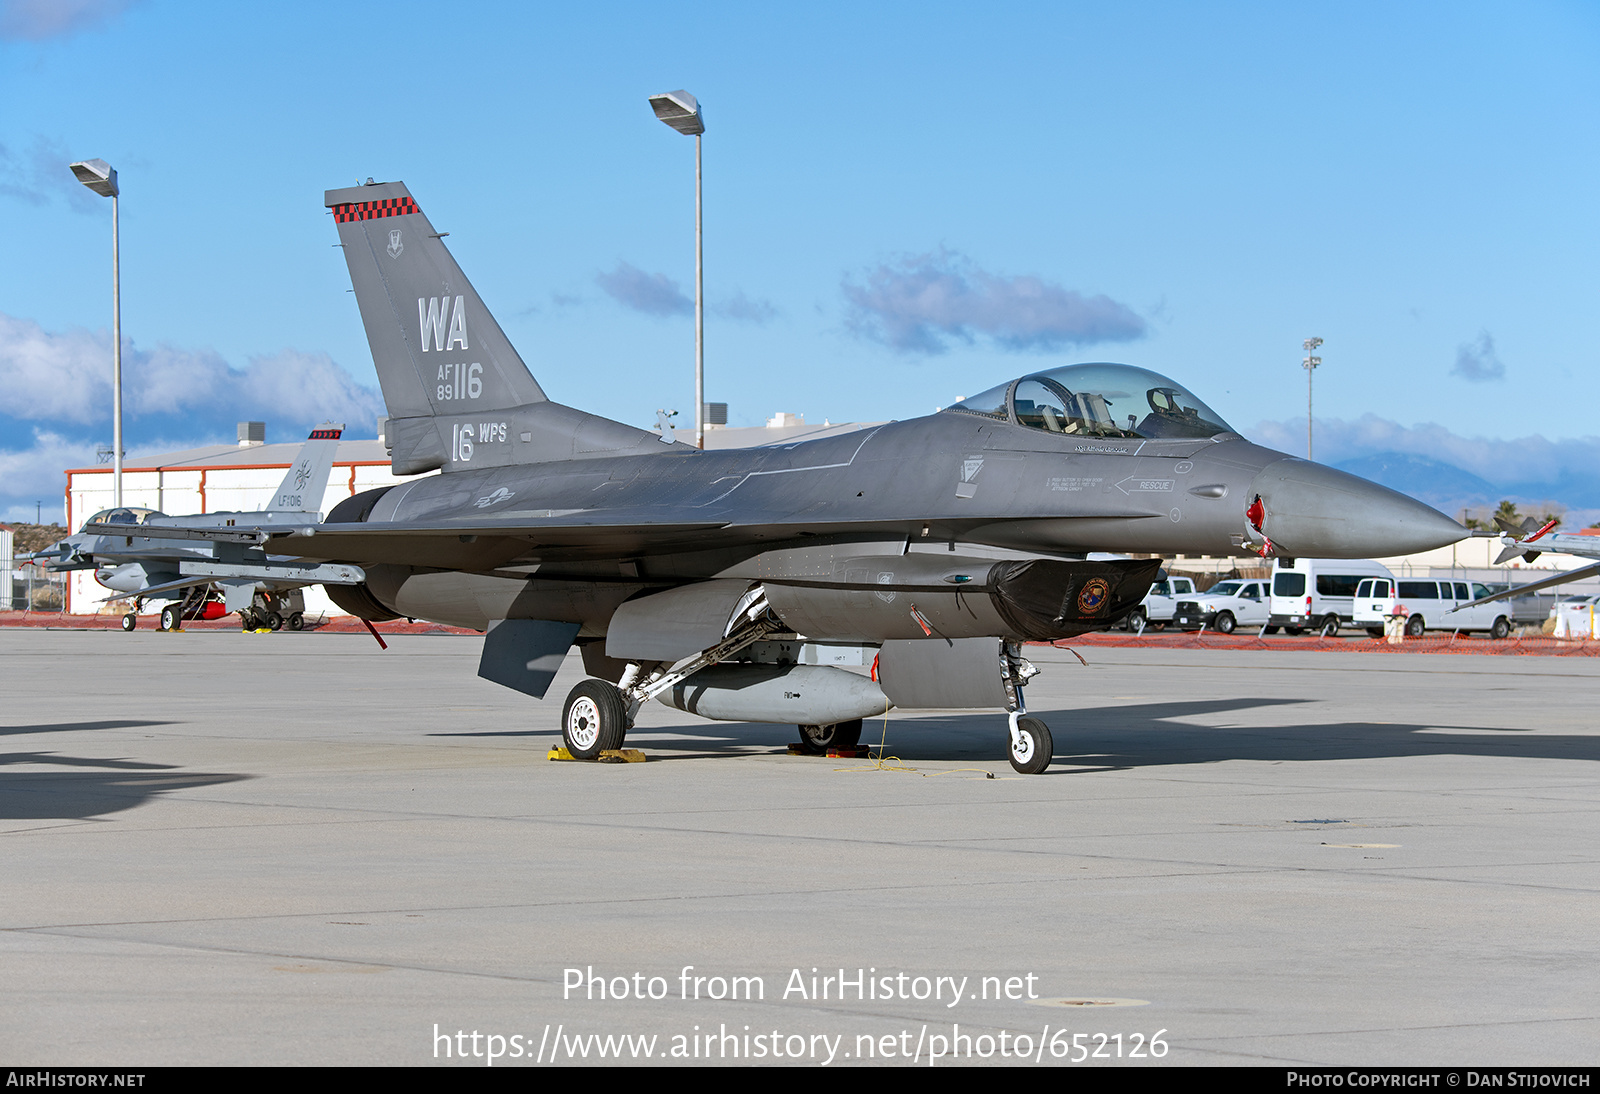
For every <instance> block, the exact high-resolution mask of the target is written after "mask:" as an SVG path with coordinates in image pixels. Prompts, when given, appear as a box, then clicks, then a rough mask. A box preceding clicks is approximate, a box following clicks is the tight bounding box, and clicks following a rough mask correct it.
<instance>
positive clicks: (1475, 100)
mask: <svg viewBox="0 0 1600 1094" xmlns="http://www.w3.org/2000/svg"><path fill="white" fill-rule="evenodd" d="M1597 55H1600V7H1597V6H1595V5H1593V4H1581V3H1523V4H1517V5H1506V4H1472V3H1438V4H1430V3H1412V4H1404V5H1392V4H1360V3H1354V4H1339V5H1333V4H1322V5H1313V4H1292V5H1291V4H1281V3H1263V4H1242V3H1241V4H1220V3H1219V4H1187V3H1185V4H1180V3H1170V4H1163V3H1147V4H1137V3H1134V4H1117V5H1109V4H1104V3H1098V4H1096V3H1084V4H1077V3H1068V2H1057V3H1048V4H999V5H989V6H985V7H983V8H981V9H980V8H974V7H973V6H971V5H956V4H938V3H917V4H909V3H908V4H879V5H859V4H828V3H817V4H810V5H804V6H792V7H790V8H784V9H781V10H780V9H776V8H769V7H767V6H763V5H749V4H717V3H708V4H701V5H697V6H695V7H694V8H692V9H675V8H672V7H671V6H664V5H660V4H642V3H641V4H596V5H566V4H562V5H556V4H470V3H464V4H457V5H448V6H440V5H437V4H417V3H403V2H399V3H396V2H390V3H383V4H375V3H374V4H365V3H350V4H329V3H320V4H297V3H278V4H274V5H270V6H266V7H262V6H247V5H219V4H198V3H184V2H178V0H142V2H139V0H134V2H130V3H121V2H110V0H0V393H3V397H0V519H7V518H9V519H22V518H24V517H26V518H27V519H32V515H33V512H34V501H35V499H36V498H43V499H44V500H45V502H46V506H47V508H48V507H49V506H50V505H56V506H57V508H59V500H60V497H61V490H62V488H63V486H64V478H63V477H62V476H61V474H60V472H61V469H62V468H63V467H65V466H69V465H70V466H79V465H82V464H86V463H92V462H93V451H94V448H95V446H96V444H105V443H109V437H110V425H109V420H110V397H109V391H108V387H107V379H106V377H107V374H108V373H109V364H108V358H109V333H108V328H109V323H110V286H109V280H110V278H109V237H110V224H109V221H110V210H109V204H110V203H109V202H107V201H105V200H104V199H100V198H96V197H94V196H93V195H91V194H89V193H88V192H87V191H85V190H83V189H82V188H81V187H79V186H78V185H77V184H76V183H75V182H74V181H73V180H72V177H71V175H70V173H69V172H68V171H67V169H66V164H67V163H68V162H69V161H71V160H74V159H82V158H91V157H101V158H104V159H106V160H108V161H110V162H111V163H112V164H113V165H114V166H115V167H117V169H118V170H119V172H120V174H121V180H122V187H123V195H124V196H123V203H122V250H123V330H124V336H125V351H124V352H125V360H126V361H127V375H126V378H125V385H126V387H125V391H126V398H127V399H128V405H129V412H130V413H129V418H128V422H127V431H128V447H129V449H130V451H131V452H135V453H138V452H155V451H164V450H170V449H173V448H178V447H186V446H190V445H194V444H200V443H208V442H214V441H217V440H231V439H232V434H233V423H234V422H235V421H237V420H240V419H245V418H264V419H265V420H267V421H268V423H269V432H268V436H269V439H274V440H277V439H289V438H291V437H293V436H296V435H298V434H300V433H301V432H302V431H303V430H304V429H305V428H306V427H307V426H309V425H311V424H314V423H315V421H317V420H319V419H320V418H322V417H325V416H335V417H342V418H345V419H346V420H347V422H348V424H349V425H350V426H351V432H352V433H353V434H355V435H365V436H370V435H372V431H373V419H374V418H375V417H376V416H377V414H378V413H381V402H380V400H378V398H377V396H376V393H375V387H376V378H375V376H374V374H373V370H372V364H371V358H370V356H369V354H368V352H367V348H366V342H365V337H364V335H363V332H362V329H361V324H360V320H359V316H358V315H357V312H356V308H355V304H354V298H353V296H351V295H350V294H349V293H348V292H346V289H347V288H348V287H349V283H348V278H347V275H346V273H345V270H344V266H343V262H342V260H341V258H340V255H339V252H338V251H336V250H335V249H334V248H333V246H332V245H333V243H334V242H335V239H336V237H335V234H334V229H333V225H332V222H331V218H330V217H328V216H326V214H325V211H324V209H323V206H322V192H323V190H324V189H326V188H329V187H335V186H344V185H349V184H352V183H354V182H356V181H357V180H360V179H365V178H367V177H368V176H372V177H375V178H377V179H379V180H395V179H399V180H403V181H405V182H406V183H407V184H408V185H409V187H410V188H411V191H412V193H413V194H414V195H415V196H416V198H417V200H418V202H419V203H420V204H421V205H422V207H423V208H424V210H426V211H427V213H428V214H429V216H430V218H431V219H432V220H433V222H434V224H435V225H436V227H437V228H438V229H439V230H440V231H447V232H449V233H450V239H449V244H450V246H451V248H452V250H453V251H454V252H455V254H456V256H457V258H458V259H459V260H460V262H461V264H462V266H463V268H464V269H465V270H466V272H467V274H468V276H469V277H471V278H472V280H473V282H474V284H475V285H476V286H477V288H478V290H479V292H480V293H481V294H482V296H483V297H484V299H485V300H486V301H487V302H488V304H489V306H490V307H491V308H492V309H493V310H494V312H495V314H496V316H497V318H498V319H499V320H500V322H501V325H502V326H503V327H504V328H505V329H506V332H507V334H508V335H509V336H510V337H511V339H512V341H513V342H514V343H515V344H516V345H517V347H518V348H519V350H520V351H521V352H522V355H523V357H524V358H525V359H526V360H527V361H528V363H529V366H530V367H531V368H532V369H533V371H534V373H535V375H536V376H537V377H538V379H539V381H540V383H541V384H542V385H543V386H544V388H545V390H546V391H547V392H548V393H549V394H550V395H551V396H552V397H553V398H556V399H558V400H560V401H563V402H567V403H570V404H573V405H577V406H580V407H583V408H584V409H587V410H592V411H596V412H598V413H603V414H606V415H608V416H611V417H615V418H619V419H622V420H624V421H629V422H632V423H635V424H638V425H649V424H651V422H653V420H654V412H655V410H656V408H658V407H667V408H676V409H680V410H682V411H683V412H684V415H683V416H684V417H688V416H689V414H690V413H691V411H692V400H693V324H692V318H691V316H690V315H689V314H687V313H686V310H685V308H684V302H685V300H686V299H688V298H689V297H690V296H692V293H693V272H694V265H693V262H694V252H693V228H694V221H693V144H692V141H691V140H689V139H688V138H685V137H681V136H679V135H678V134H676V133H674V132H672V131H671V130H669V129H667V128H666V127H665V126H663V125H661V123H659V122H658V121H656V120H655V118H654V117H653V115H652V114H651V112H650V110H649V108H648V106H647V105H646V101H645V100H646V97H647V96H648V95H649V94H650V93H652V92H656V91H663V90H669V89H673V88H679V87H683V88H687V89H689V90H690V91H692V92H693V93H694V94H696V95H697V96H698V97H699V98H700V101H701V102H702V104H703V105H704V108H705V111H706V118H707V130H708V131H707V135H706V139H705V201H706V245H705V246H706V295H707V300H708V318H707V348H706V370H707V397H708V398H709V399H713V400H717V401H726V402H727V403H728V404H729V405H730V416H731V420H732V422H733V424H736V425H737V424H748V425H755V424H759V423H760V422H761V421H763V420H764V419H765V418H766V417H767V416H769V415H771V414H772V413H773V412H775V411H777V410H787V411H791V412H796V413H803V414H805V415H806V416H807V419H808V420H812V421H820V420H821V419H822V418H824V417H829V418H831V419H832V420H834V421H844V420H864V419H865V420H881V419H886V418H905V417H911V416H915V415H918V414H923V413H927V412H929V411H931V410H933V409H934V408H935V407H937V406H944V405H948V404H949V403H950V402H952V401H954V400H955V399H957V398H959V397H961V396H963V395H968V394H972V393H975V392H977V391H979V390H982V389H984V388H987V387H989V386H992V385H993V384H995V383H997V382H999V381H1001V380H1003V379H1004V378H1006V377H1008V376H1012V375H1017V374H1021V373H1023V372H1028V371H1033V370H1036V369H1040V368H1046V367H1052V366H1054V365H1057V364H1063V363H1068V362H1071V361H1080V360H1117V361H1127V362H1129V363H1133V364H1138V365H1143V366H1145V367H1148V368H1153V369H1155V370H1157V371H1160V372H1165V373H1168V374H1170V375H1172V376H1174V377H1175V378H1177V379H1178V380H1179V381H1181V382H1182V383H1184V384H1186V385H1187V386H1189V387H1191V388H1192V389H1194V390H1195V391H1196V393H1197V394H1199V395H1200V396H1201V397H1202V398H1204V399H1205V400H1206V401H1207V402H1208V403H1210V404H1211V405H1212V406H1213V407H1215V408H1216V409H1217V410H1218V411H1219V412H1220V413H1222V414H1223V415H1224V416H1225V417H1226V418H1228V419H1229V420H1230V421H1231V422H1232V423H1233V424H1234V425H1235V426H1236V427H1237V428H1239V429H1240V430H1241V431H1242V432H1244V433H1245V434H1246V435H1248V436H1251V437H1252V439H1257V440H1261V441H1263V442H1265V443H1273V444H1277V445H1279V446H1281V447H1284V448H1285V449H1286V450H1288V451H1291V452H1295V453H1301V452H1303V438H1304V415H1305V374H1304V371H1303V370H1302V369H1301V368H1300V367H1299V359H1300V357H1301V356H1302V351H1301V348H1300V344H1301V341H1302V340H1303V339H1304V338H1306V337H1308V336H1310V335H1318V336H1320V337H1322V338H1324V339H1325V340H1326V342H1325V344H1324V345H1323V347H1322V349H1321V351H1320V354H1321V356H1322V358H1323V362H1324V364H1323V367H1322V368H1321V369H1320V370H1319V371H1318V373H1317V376H1316V391H1317V395H1316V405H1317V420H1318V430H1319V432H1318V437H1319V442H1318V449H1317V453H1316V454H1317V456H1318V458H1319V459H1327V460H1330V461H1334V460H1339V459H1346V458H1353V457H1356V456H1360V455H1364V454H1369V453H1371V452H1372V451H1374V449H1375V446H1383V447H1386V448H1388V449H1393V450H1397V451H1416V452H1419V453H1423V454H1432V455H1435V456H1436V457H1437V458H1440V459H1444V460H1446V461H1447V462H1451V463H1455V464H1457V465H1459V466H1462V467H1465V468H1467V469H1469V470H1471V471H1473V472H1474V473H1476V474H1478V475H1480V476H1482V477H1484V478H1486V479H1489V480H1490V481H1491V482H1494V483H1495V484H1496V485H1497V486H1500V485H1503V484H1517V485H1518V488H1519V489H1525V490H1528V491H1534V492H1537V491H1538V490H1539V489H1540V483H1541V482H1548V483H1551V484H1555V483H1563V484H1565V485H1563V486H1561V487H1560V488H1561V489H1563V490H1567V491H1569V492H1570V493H1571V494H1572V497H1571V499H1570V503H1571V504H1574V505H1579V506H1596V507H1600V484H1593V485H1589V486H1586V485H1584V483H1585V482H1587V481H1588V478H1592V477H1593V476H1594V473H1595V469H1596V467H1597V459H1600V439H1597V434H1600V427H1597V426H1596V425H1595V422H1594V418H1593V416H1592V414H1590V413H1587V412H1586V411H1585V409H1584V408H1585V407H1587V406H1588V405H1590V398H1591V397H1592V394H1593V392H1594V391H1595V388H1596V386H1597V385H1600V379H1597V378H1596V375H1595V370H1594V368H1593V366H1592V358H1593V350H1592V348H1591V346H1592V342H1593V339H1592V338H1591V337H1590V332H1588V331H1587V329H1586V328H1585V326H1584V323H1585V321H1586V317H1587V316H1590V315H1592V314H1593V312H1594V304H1595V299H1596V289H1597V287H1600V284H1597V282H1600V276H1597V273H1596V269H1595V262H1594V258H1593V256H1594V255H1595V254H1597V253H1600V238H1597V236H1600V231H1597V226H1596V218H1595V217H1594V215H1593V214H1592V208H1593V205H1594V203H1595V201H1596V200H1597V199H1596V195H1597V194H1600V185H1597V183H1600V177H1597V176H1600V170H1597V168H1600V142H1597V141H1596V139H1595V138H1596V136H1597V125H1596V122H1597V120H1600V117H1597V115H1600V110H1597V108H1600V66H1596V65H1595V64H1594V63H1593V58H1594V57H1595V56H1597ZM1558 411H1559V413H1558ZM1324 421H1325V422H1326V424H1324ZM1530 484H1531V485H1530ZM1574 484H1576V485H1574ZM1551 489H1552V490H1554V489H1556V487H1555V486H1552V487H1551ZM1585 491H1589V493H1585ZM1591 494H1592V495H1593V496H1592V497H1591Z"/></svg>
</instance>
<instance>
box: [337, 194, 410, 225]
mask: <svg viewBox="0 0 1600 1094" xmlns="http://www.w3.org/2000/svg"><path fill="white" fill-rule="evenodd" d="M415 212H419V210H418V209H417V203H416V201H414V200H413V199H412V198H410V197H403V198H384V199H383V200H382V201H361V202H351V203H349V204H347V205H335V206H334V207H333V220H334V223H335V224H349V223H350V222H351V221H353V220H376V219H378V218H379V217H397V216H402V215H404V214H406V213H415Z"/></svg>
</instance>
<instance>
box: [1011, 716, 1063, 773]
mask: <svg viewBox="0 0 1600 1094" xmlns="http://www.w3.org/2000/svg"><path fill="white" fill-rule="evenodd" d="M1010 752H1011V766H1012V767H1014V768H1016V769H1017V770H1018V771H1019V772H1021V773H1022V774H1024V775H1037V774H1039V772H1041V771H1043V770H1044V769H1045V768H1047V767H1049V766H1050V760H1051V758H1052V757H1053V756H1054V755H1055V743H1054V742H1053V741H1051V740H1050V727H1049V726H1047V725H1045V724H1044V723H1043V722H1041V721H1039V719H1037V718H1018V719H1017V739H1016V740H1014V741H1012V742H1011V749H1010Z"/></svg>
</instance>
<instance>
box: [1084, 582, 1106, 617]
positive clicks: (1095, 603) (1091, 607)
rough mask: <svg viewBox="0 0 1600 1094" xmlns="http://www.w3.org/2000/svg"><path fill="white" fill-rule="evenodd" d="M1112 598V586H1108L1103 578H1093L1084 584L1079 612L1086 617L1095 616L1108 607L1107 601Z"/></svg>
mask: <svg viewBox="0 0 1600 1094" xmlns="http://www.w3.org/2000/svg"><path fill="white" fill-rule="evenodd" d="M1110 596H1111V586H1110V585H1107V584H1106V580H1105V578H1103V577H1092V578H1090V579H1089V580H1088V581H1086V582H1084V583H1083V591H1082V592H1080V593H1079V594H1078V610H1079V611H1080V612H1082V613H1083V614H1084V615H1094V614H1095V613H1096V612H1098V611H1099V610H1100V609H1101V608H1104V607H1105V606H1106V600H1107V599H1108V598H1109V597H1110Z"/></svg>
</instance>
